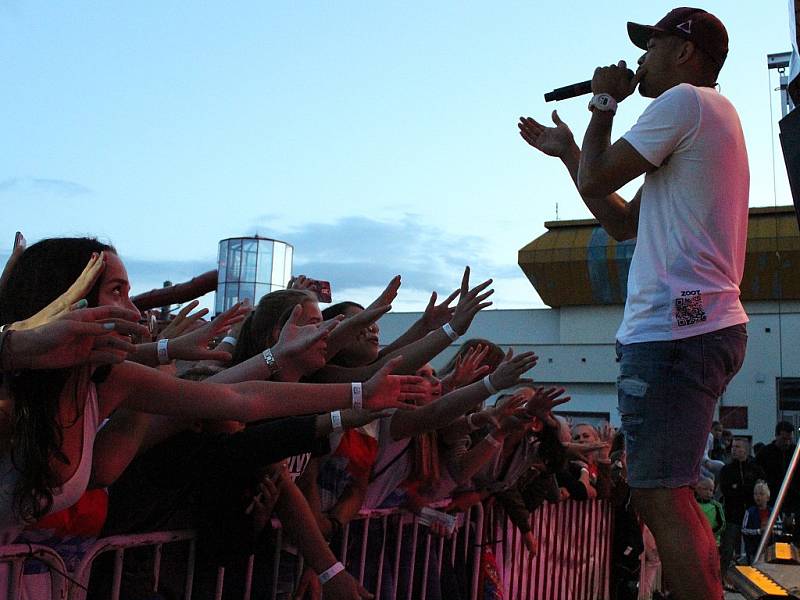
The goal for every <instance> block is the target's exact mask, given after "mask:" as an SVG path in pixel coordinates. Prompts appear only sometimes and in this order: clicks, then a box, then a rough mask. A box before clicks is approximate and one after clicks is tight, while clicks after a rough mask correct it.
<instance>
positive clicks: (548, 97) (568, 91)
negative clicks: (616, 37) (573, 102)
mask: <svg viewBox="0 0 800 600" xmlns="http://www.w3.org/2000/svg"><path fill="white" fill-rule="evenodd" d="M628 79H633V71H631V70H630V69H628ZM591 91H592V81H591V79H590V80H588V81H581V82H580V83H573V84H572V85H565V86H564V87H560V88H556V89H554V90H553V91H552V92H548V93H547V94H545V95H544V101H545V102H552V101H554V100H567V99H568V98H575V97H576V96H583V95H584V94H588V93H590V92H591Z"/></svg>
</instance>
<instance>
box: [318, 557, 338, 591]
mask: <svg viewBox="0 0 800 600" xmlns="http://www.w3.org/2000/svg"><path fill="white" fill-rule="evenodd" d="M342 571H344V565H343V564H342V563H340V562H335V563H333V565H331V566H330V567H328V568H327V569H325V570H324V571H323V572H322V573H320V574H319V582H320V583H321V584H322V585H325V584H326V583H328V582H329V581H330V580H331V579H333V578H334V577H336V576H337V575H338V574H339V573H341V572H342Z"/></svg>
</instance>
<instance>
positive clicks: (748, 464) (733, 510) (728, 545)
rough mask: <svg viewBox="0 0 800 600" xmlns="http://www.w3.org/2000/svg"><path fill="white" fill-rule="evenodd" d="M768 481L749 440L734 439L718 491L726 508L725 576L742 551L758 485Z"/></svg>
mask: <svg viewBox="0 0 800 600" xmlns="http://www.w3.org/2000/svg"><path fill="white" fill-rule="evenodd" d="M765 477H766V475H765V474H764V469H762V468H761V465H759V464H758V463H757V462H756V461H755V459H754V458H753V457H752V456H750V442H749V441H748V440H747V438H734V440H733V444H732V446H731V462H729V463H728V464H727V465H725V466H724V467H722V471H720V474H719V488H720V491H721V492H722V501H723V504H724V506H725V520H726V522H727V525H726V526H725V531H724V532H723V534H722V540H721V543H720V557H719V558H720V568H721V569H722V573H723V574H724V573H725V572H726V571H727V570H728V567H730V566H731V563H732V562H734V561H735V560H736V559H737V558H738V556H739V553H740V552H741V548H742V521H743V520H744V514H745V512H747V507H748V506H750V503H751V502H752V498H753V488H754V487H755V485H756V482H757V481H759V480H763V479H764V478H765Z"/></svg>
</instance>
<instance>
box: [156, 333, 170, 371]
mask: <svg viewBox="0 0 800 600" xmlns="http://www.w3.org/2000/svg"><path fill="white" fill-rule="evenodd" d="M168 343H169V340H168V339H167V338H163V339H160V340H158V343H157V344H156V351H157V352H158V364H160V365H167V364H169V352H168V351H167V344H168Z"/></svg>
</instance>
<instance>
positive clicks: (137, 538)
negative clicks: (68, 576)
mask: <svg viewBox="0 0 800 600" xmlns="http://www.w3.org/2000/svg"><path fill="white" fill-rule="evenodd" d="M175 542H187V543H188V544H189V557H188V560H187V564H186V591H185V595H184V598H185V599H186V600H191V597H192V581H193V579H194V557H195V533H194V532H193V531H156V532H153V533H140V534H133V535H113V536H109V537H105V538H101V539H99V540H97V541H96V542H95V543H94V544H92V546H90V547H89V550H88V551H87V552H86V554H85V555H84V556H83V558H82V559H81V562H80V564H79V565H78V568H77V569H76V570H75V574H74V581H73V582H71V585H70V594H69V598H70V600H84V599H85V598H86V592H87V590H88V588H89V578H90V577H91V574H92V566H93V565H94V561H95V559H97V557H98V556H101V555H103V554H105V553H107V552H113V553H114V573H113V578H112V585H111V598H112V600H119V596H120V587H121V585H122V566H123V560H124V556H125V550H129V549H131V548H141V547H143V546H153V553H154V560H153V591H154V592H157V591H158V583H159V579H160V576H161V550H162V547H163V546H164V544H171V543H175Z"/></svg>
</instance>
